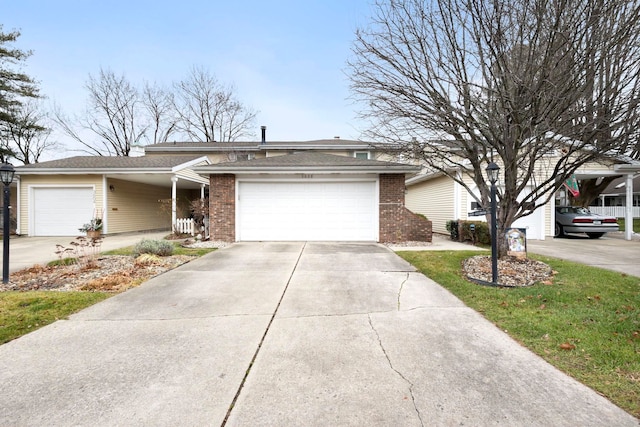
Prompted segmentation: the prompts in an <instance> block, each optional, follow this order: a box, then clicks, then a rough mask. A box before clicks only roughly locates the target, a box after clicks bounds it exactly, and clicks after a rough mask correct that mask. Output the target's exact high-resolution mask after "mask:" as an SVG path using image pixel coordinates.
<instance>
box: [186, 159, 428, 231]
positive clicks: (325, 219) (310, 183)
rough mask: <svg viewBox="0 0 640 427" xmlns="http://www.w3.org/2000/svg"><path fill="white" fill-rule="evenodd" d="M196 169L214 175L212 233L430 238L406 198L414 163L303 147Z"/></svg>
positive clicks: (425, 225)
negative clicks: (329, 152) (407, 163)
mask: <svg viewBox="0 0 640 427" xmlns="http://www.w3.org/2000/svg"><path fill="white" fill-rule="evenodd" d="M195 170H196V171H197V172H198V173H200V174H202V175H209V179H210V181H209V188H210V190H209V224H210V232H211V239H213V240H220V241H224V242H236V241H301V240H303V241H370V242H371V241H377V242H403V241H412V240H413V241H431V222H430V221H428V220H426V219H425V218H424V217H422V216H419V215H416V214H414V213H412V212H410V211H409V210H408V209H407V208H406V207H405V205H404V196H405V177H406V174H407V173H415V172H417V171H418V170H419V168H418V167H416V166H411V165H404V164H400V163H392V162H382V161H376V160H369V159H358V158H355V157H347V156H337V155H331V154H324V153H316V152H300V153H294V154H288V155H283V156H276V157H268V158H264V159H254V160H247V161H239V162H227V163H218V164H212V165H207V166H200V167H197V168H195Z"/></svg>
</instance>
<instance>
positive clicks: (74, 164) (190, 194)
mask: <svg viewBox="0 0 640 427" xmlns="http://www.w3.org/2000/svg"><path fill="white" fill-rule="evenodd" d="M208 163H209V160H208V159H207V158H206V157H204V156H185V157H176V156H169V155H165V156H154V157H146V156H145V157H107V156H76V157H70V158H67V159H60V160H52V161H49V162H42V163H34V164H30V165H25V166H19V167H17V168H16V179H15V182H16V189H15V197H16V201H15V202H14V206H15V212H16V214H15V215H16V217H17V218H16V220H17V221H16V223H17V226H16V233H17V234H26V235H28V236H77V235H80V234H81V233H80V232H79V230H78V229H79V228H80V227H82V225H83V224H85V223H88V222H89V221H90V220H91V219H92V218H96V217H98V218H101V219H102V220H103V224H104V227H103V232H104V233H124V232H131V231H141V230H155V229H171V224H172V212H173V213H174V217H175V214H176V212H177V210H178V209H182V210H185V209H186V208H187V205H188V202H189V200H192V199H194V198H198V197H204V192H205V187H206V186H207V185H208V180H207V179H206V178H203V177H202V176H200V175H198V174H196V173H195V172H193V170H192V168H193V167H195V166H198V165H203V164H208Z"/></svg>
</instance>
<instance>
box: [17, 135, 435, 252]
mask: <svg viewBox="0 0 640 427" xmlns="http://www.w3.org/2000/svg"><path fill="white" fill-rule="evenodd" d="M144 151H145V152H144V155H143V156H140V157H100V156H91V157H89V156H79V157H71V158H68V159H61V160H53V161H50V162H43V163H37V164H33V165H25V166H20V167H17V168H16V176H17V187H16V192H17V198H16V203H15V204H16V205H17V206H16V209H15V211H16V212H17V217H18V219H17V224H18V225H17V227H16V232H17V233H18V234H27V235H29V236H74V235H78V234H79V232H78V228H80V227H81V226H82V225H83V224H84V223H87V222H89V220H90V219H91V218H93V217H96V216H99V217H101V218H103V221H104V230H103V232H104V233H106V234H109V233H122V232H129V231H144V230H153V229H164V228H166V229H170V228H171V227H172V225H174V226H175V224H176V220H177V218H178V217H180V216H188V214H189V210H188V202H189V201H190V200H194V199H197V198H204V197H205V196H206V195H209V201H210V218H209V223H210V233H211V238H212V239H216V240H224V241H239V240H350V241H357V240H365V241H380V242H394V241H404V240H423V241H424V240H430V238H431V223H430V222H429V221H427V220H426V219H425V218H424V217H422V216H419V215H415V214H413V213H411V212H409V211H408V210H407V209H406V208H405V206H404V197H405V178H406V176H407V175H410V174H414V173H416V172H418V171H419V167H417V166H411V165H405V164H400V163H392V162H387V161H384V154H383V153H381V152H379V151H378V150H376V149H375V148H374V147H373V145H372V144H369V143H366V142H361V141H349V140H342V139H339V138H334V139H328V140H317V141H301V142H289V141H285V142H278V141H267V140H266V138H265V134H264V129H263V138H262V140H261V141H259V142H232V143H220V142H209V143H197V142H177V143H176V142H169V143H162V144H154V145H151V146H147V147H145V150H144ZM162 201H164V202H165V203H161V202H162ZM167 201H169V203H166V202H167ZM167 206H168V208H167Z"/></svg>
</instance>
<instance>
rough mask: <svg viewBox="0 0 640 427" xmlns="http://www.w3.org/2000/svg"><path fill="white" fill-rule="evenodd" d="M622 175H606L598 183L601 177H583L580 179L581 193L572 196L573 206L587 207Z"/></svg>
mask: <svg viewBox="0 0 640 427" xmlns="http://www.w3.org/2000/svg"><path fill="white" fill-rule="evenodd" d="M621 176H622V175H616V176H606V177H604V178H602V181H601V182H600V183H598V180H599V179H600V178H590V179H583V180H581V181H580V195H579V196H578V197H572V198H571V204H572V205H573V206H582V207H583V208H587V207H589V206H590V205H591V203H592V202H593V201H594V200H595V199H596V198H597V197H598V196H599V195H600V193H602V192H603V191H604V189H605V188H607V186H608V185H609V184H611V182H612V181H613V180H615V179H617V178H620V177H621Z"/></svg>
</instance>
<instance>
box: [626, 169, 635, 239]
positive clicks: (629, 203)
mask: <svg viewBox="0 0 640 427" xmlns="http://www.w3.org/2000/svg"><path fill="white" fill-rule="evenodd" d="M625 187H626V190H627V197H626V199H627V200H626V203H625V210H624V224H625V226H624V238H625V240H631V235H632V234H633V173H628V174H627V182H626V183H625Z"/></svg>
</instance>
